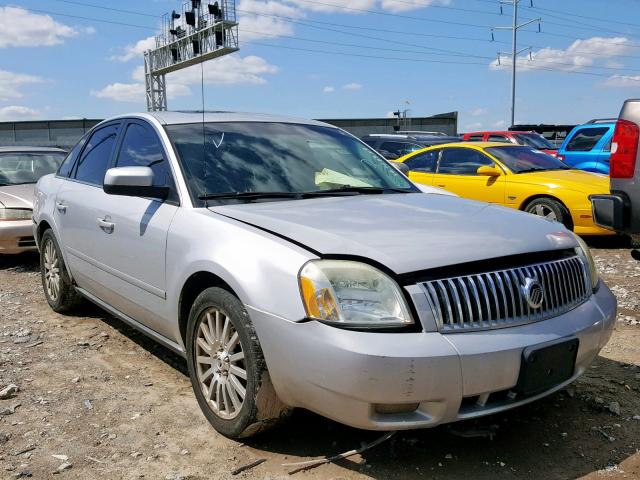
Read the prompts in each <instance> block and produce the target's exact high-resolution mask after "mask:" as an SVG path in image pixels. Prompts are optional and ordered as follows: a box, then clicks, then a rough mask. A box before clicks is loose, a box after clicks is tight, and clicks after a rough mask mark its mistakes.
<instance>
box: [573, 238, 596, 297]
mask: <svg viewBox="0 0 640 480" xmlns="http://www.w3.org/2000/svg"><path fill="white" fill-rule="evenodd" d="M575 237H576V240H577V241H578V246H577V247H576V255H578V256H579V257H580V258H581V259H582V260H583V261H584V262H585V263H586V264H587V265H588V266H589V276H590V277H591V287H592V288H593V289H595V288H596V286H597V285H598V280H599V279H600V275H599V274H598V269H597V268H596V262H594V261H593V256H592V255H591V250H590V249H589V247H588V246H587V244H586V243H584V240H582V239H581V238H580V237H579V236H578V235H575Z"/></svg>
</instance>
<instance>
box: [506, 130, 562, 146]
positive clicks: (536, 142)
mask: <svg viewBox="0 0 640 480" xmlns="http://www.w3.org/2000/svg"><path fill="white" fill-rule="evenodd" d="M515 137H516V138H517V139H518V143H520V145H526V146H527V147H533V148H540V149H542V150H555V148H556V147H554V146H553V144H552V143H551V142H549V140H547V139H546V138H544V137H543V136H542V135H539V134H537V133H517V134H516V135H515Z"/></svg>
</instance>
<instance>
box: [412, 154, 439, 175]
mask: <svg viewBox="0 0 640 480" xmlns="http://www.w3.org/2000/svg"><path fill="white" fill-rule="evenodd" d="M439 153H440V150H430V151H428V152H424V153H419V154H418V155H414V156H413V157H411V158H410V159H408V160H407V161H406V162H404V164H405V165H406V166H407V167H409V170H411V171H414V172H425V173H433V172H435V171H436V165H437V164H438V155H439Z"/></svg>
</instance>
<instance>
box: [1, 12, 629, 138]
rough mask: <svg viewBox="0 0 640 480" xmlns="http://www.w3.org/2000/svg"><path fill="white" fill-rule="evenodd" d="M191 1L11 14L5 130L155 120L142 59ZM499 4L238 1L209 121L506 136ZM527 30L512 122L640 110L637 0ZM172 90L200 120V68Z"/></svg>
mask: <svg viewBox="0 0 640 480" xmlns="http://www.w3.org/2000/svg"><path fill="white" fill-rule="evenodd" d="M204 1H205V3H206V1H207V0H204ZM182 3H183V2H179V1H175V0H138V1H136V2H132V1H130V0H111V1H110V2H99V1H98V0H21V1H17V2H10V3H4V2H2V3H0V121H14V120H38V119H47V120H55V119H68V118H105V117H109V116H112V115H116V114H122V113H128V112H135V111H144V110H145V109H146V104H145V95H144V76H143V67H142V65H143V60H142V58H143V57H142V53H143V52H144V50H146V49H148V48H149V47H150V46H151V45H153V42H154V40H153V37H154V35H156V34H157V33H159V28H160V25H161V16H162V15H163V14H164V13H166V12H170V11H171V10H172V9H179V7H180V6H181V5H182ZM499 3H500V2H499V0H280V1H275V0H237V1H236V4H237V10H238V18H239V22H240V34H239V39H240V51H238V52H236V53H233V54H231V55H228V56H225V57H222V58H219V59H216V60H212V61H209V62H207V63H206V64H205V67H204V76H205V87H204V98H205V102H204V106H205V109H208V110H233V111H245V112H264V113H275V114H285V115H293V116H298V117H305V118H361V117H386V116H389V115H390V114H391V112H393V111H395V110H398V109H405V108H406V109H410V115H411V116H414V117H418V116H427V115H433V114H437V113H443V112H451V111H458V112H459V125H458V128H459V130H460V131H461V132H464V131H470V130H478V129H503V128H505V127H506V126H507V124H508V123H509V120H510V112H509V111H510V95H511V58H510V54H509V53H508V52H510V51H511V31H509V30H504V29H495V30H493V32H492V27H501V26H510V25H511V23H512V7H511V6H508V5H505V6H503V7H502V13H501V10H500V6H499ZM98 7H100V8H98ZM120 10H125V11H126V12H125V11H120ZM519 18H520V21H521V22H527V21H529V20H536V19H537V18H541V22H540V28H538V23H537V21H533V22H532V23H531V24H530V25H528V26H526V27H523V28H522V29H520V30H519V31H518V49H519V50H523V51H522V53H521V54H520V55H519V57H518V61H517V62H516V66H517V69H518V75H517V94H516V123H570V124H571V123H580V122H584V121H587V120H589V119H591V118H596V117H598V118H602V117H611V116H617V114H618V112H619V110H620V107H621V105H622V102H623V101H624V100H625V99H626V98H630V97H634V96H635V97H640V2H637V0H607V1H606V2H605V1H602V0H563V1H557V0H534V2H533V7H531V6H530V3H529V2H528V1H525V0H521V3H520V7H519ZM538 30H540V31H538ZM528 47H531V48H530V50H525V49H528ZM500 52H502V53H500ZM498 58H500V61H499V62H498ZM167 83H168V95H169V102H168V103H169V109H175V110H180V109H183V110H184V109H198V110H200V109H202V91H201V71H200V67H198V66H197V67H191V68H188V69H185V70H181V71H179V72H175V73H172V74H170V75H168V76H167Z"/></svg>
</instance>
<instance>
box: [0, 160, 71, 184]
mask: <svg viewBox="0 0 640 480" xmlns="http://www.w3.org/2000/svg"><path fill="white" fill-rule="evenodd" d="M64 157H65V154H64V152H59V153H58V152H10V153H0V186H3V185H20V184H26V183H36V182H37V181H38V180H39V179H40V177H42V176H44V175H48V174H50V173H54V172H55V171H56V170H57V169H58V167H59V166H60V164H61V163H62V161H63V160H64Z"/></svg>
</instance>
